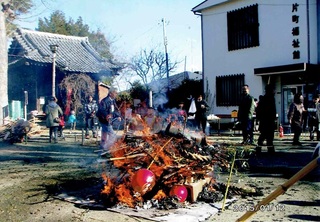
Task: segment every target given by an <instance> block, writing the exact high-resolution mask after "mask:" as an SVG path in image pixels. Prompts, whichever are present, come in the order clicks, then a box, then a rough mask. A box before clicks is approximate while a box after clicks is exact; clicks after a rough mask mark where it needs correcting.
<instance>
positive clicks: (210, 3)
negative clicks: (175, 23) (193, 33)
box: [191, 0, 229, 13]
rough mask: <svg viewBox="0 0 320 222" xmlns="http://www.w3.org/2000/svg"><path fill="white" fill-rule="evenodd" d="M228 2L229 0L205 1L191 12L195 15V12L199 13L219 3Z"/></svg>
mask: <svg viewBox="0 0 320 222" xmlns="http://www.w3.org/2000/svg"><path fill="white" fill-rule="evenodd" d="M228 1H229V0H205V1H203V2H201V3H200V4H198V5H197V6H195V7H193V8H192V9H191V11H193V12H194V13H197V12H198V13H201V11H203V10H205V9H208V8H210V7H212V6H215V5H219V4H221V3H224V2H228Z"/></svg>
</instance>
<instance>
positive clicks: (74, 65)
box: [9, 29, 113, 73]
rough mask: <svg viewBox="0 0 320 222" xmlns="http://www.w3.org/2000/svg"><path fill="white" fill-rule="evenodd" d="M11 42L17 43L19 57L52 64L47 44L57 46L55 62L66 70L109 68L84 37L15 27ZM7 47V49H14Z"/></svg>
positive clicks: (93, 70) (99, 69)
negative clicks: (19, 52)
mask: <svg viewBox="0 0 320 222" xmlns="http://www.w3.org/2000/svg"><path fill="white" fill-rule="evenodd" d="M13 41H16V42H17V43H18V44H11V47H15V46H17V45H19V46H21V47H22V49H20V50H22V51H23V53H24V56H23V57H25V58H26V59H29V60H32V61H35V62H39V63H52V55H53V53H52V52H51V50H50V45H53V44H55V45H58V49H57V52H56V65H57V67H58V68H60V69H62V70H64V71H67V72H79V73H101V72H110V71H111V69H112V68H113V65H112V64H109V63H108V62H106V61H105V60H103V59H102V58H101V57H100V56H99V54H98V53H97V52H96V51H95V50H94V49H93V47H92V46H91V44H90V43H89V41H88V38H87V37H78V36H66V35H60V34H53V33H47V32H39V31H32V30H27V29H18V30H17V31H16V33H15V36H14V40H13ZM14 45H15V46H14ZM11 47H10V49H9V51H10V50H12V51H15V49H12V48H11ZM9 54H10V53H9Z"/></svg>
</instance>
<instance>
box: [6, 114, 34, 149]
mask: <svg viewBox="0 0 320 222" xmlns="http://www.w3.org/2000/svg"><path fill="white" fill-rule="evenodd" d="M35 126H36V124H34V123H31V122H29V121H25V120H23V119H19V120H16V121H10V122H9V123H7V124H5V125H3V126H1V127H0V138H1V139H3V140H4V141H9V142H11V143H16V142H23V141H24V138H25V136H26V135H27V134H28V133H30V132H31V129H32V128H33V127H35Z"/></svg>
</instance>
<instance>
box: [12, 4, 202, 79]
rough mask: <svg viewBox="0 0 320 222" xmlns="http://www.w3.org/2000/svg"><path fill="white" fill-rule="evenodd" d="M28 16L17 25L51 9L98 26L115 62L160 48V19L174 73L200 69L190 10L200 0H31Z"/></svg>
mask: <svg viewBox="0 0 320 222" xmlns="http://www.w3.org/2000/svg"><path fill="white" fill-rule="evenodd" d="M33 1H34V2H35V3H36V7H35V9H34V10H32V11H33V12H32V14H31V15H23V18H20V19H19V20H18V24H19V25H20V26H21V27H23V28H29V29H33V30H34V29H35V28H37V26H38V19H39V18H44V17H46V18H49V17H50V15H51V13H52V12H54V11H55V10H60V11H62V12H63V13H64V14H65V16H66V19H67V20H69V18H72V19H73V20H74V21H76V20H77V19H78V17H79V16H81V17H82V19H83V23H84V24H87V25H89V27H90V29H91V31H96V30H97V29H98V28H99V29H100V30H101V31H102V32H103V33H105V35H106V37H107V38H108V39H109V40H111V42H112V49H111V50H112V52H113V53H114V54H115V56H116V58H118V60H119V61H121V59H128V58H130V57H132V56H133V55H135V54H137V53H138V52H139V51H140V49H150V48H154V47H156V46H158V47H159V50H162V49H163V51H164V41H163V37H164V34H163V23H162V22H161V20H162V19H163V18H164V19H165V20H166V21H167V23H166V26H165V29H166V36H167V41H168V45H167V48H168V55H169V57H171V59H172V60H176V61H182V62H181V63H180V66H179V68H178V69H177V70H176V72H177V73H179V72H182V71H185V69H186V71H199V70H201V18H200V17H199V16H196V15H194V14H193V13H192V12H191V9H192V8H193V7H195V6H197V5H198V4H200V3H201V2H202V0H33Z"/></svg>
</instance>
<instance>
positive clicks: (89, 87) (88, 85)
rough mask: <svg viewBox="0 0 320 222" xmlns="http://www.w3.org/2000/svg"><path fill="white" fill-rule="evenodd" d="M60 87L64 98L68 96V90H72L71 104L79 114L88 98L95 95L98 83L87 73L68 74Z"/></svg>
mask: <svg viewBox="0 0 320 222" xmlns="http://www.w3.org/2000/svg"><path fill="white" fill-rule="evenodd" d="M59 87H60V89H61V97H62V98H67V95H68V92H70V91H71V92H72V93H70V94H71V102H72V104H71V106H72V109H74V110H75V111H77V113H78V114H79V113H82V111H83V104H85V102H86V99H87V98H88V97H89V96H94V95H95V91H96V83H95V82H94V81H93V80H92V79H91V78H90V76H88V75H86V74H71V75H68V76H66V77H65V78H64V79H63V80H62V81H61V83H60V84H59ZM64 102H66V101H64Z"/></svg>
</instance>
